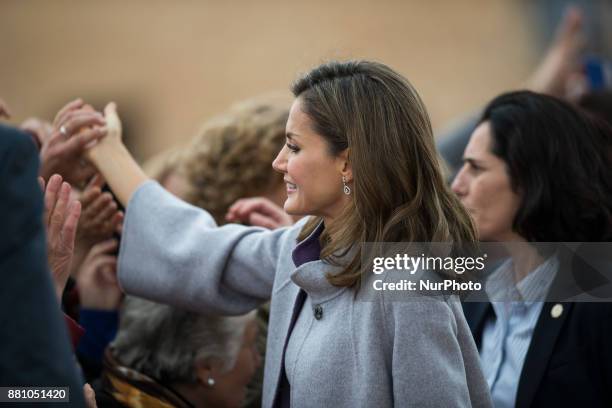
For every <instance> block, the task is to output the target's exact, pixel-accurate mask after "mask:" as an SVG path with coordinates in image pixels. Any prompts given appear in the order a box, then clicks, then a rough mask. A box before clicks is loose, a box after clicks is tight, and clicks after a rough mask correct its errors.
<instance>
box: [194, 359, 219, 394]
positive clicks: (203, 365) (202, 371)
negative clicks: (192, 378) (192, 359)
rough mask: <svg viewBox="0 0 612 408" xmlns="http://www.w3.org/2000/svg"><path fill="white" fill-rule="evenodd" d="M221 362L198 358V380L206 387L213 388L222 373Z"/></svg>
mask: <svg viewBox="0 0 612 408" xmlns="http://www.w3.org/2000/svg"><path fill="white" fill-rule="evenodd" d="M221 368H222V367H221V362H220V361H211V360H198V361H196V363H195V373H196V380H197V382H199V383H200V384H202V385H203V386H204V387H208V388H212V387H214V386H215V383H216V381H217V380H218V378H219V375H220V374H221Z"/></svg>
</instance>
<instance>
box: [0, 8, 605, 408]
mask: <svg viewBox="0 0 612 408" xmlns="http://www.w3.org/2000/svg"><path fill="white" fill-rule="evenodd" d="M580 30H581V17H580V14H579V12H578V11H576V10H572V11H570V12H569V13H568V14H567V15H566V17H565V19H564V21H563V22H562V24H561V27H560V30H559V33H558V34H557V37H556V39H555V41H554V43H553V44H552V45H551V47H550V49H549V51H548V53H547V54H546V55H545V56H544V58H543V61H542V63H541V65H540V66H539V67H538V68H537V70H536V71H535V73H534V75H533V76H532V77H531V78H530V79H529V81H527V83H526V84H525V86H524V88H525V89H523V90H515V91H511V92H507V93H504V94H502V95H499V96H496V97H495V98H493V99H492V100H491V102H489V103H488V104H487V105H486V106H485V107H484V109H482V111H481V112H478V113H477V114H474V115H470V116H469V117H468V119H466V121H465V123H462V124H461V125H460V126H458V127H457V128H455V129H453V130H451V131H449V132H448V134H444V135H438V137H437V138H434V134H433V130H432V127H431V124H430V121H429V117H428V114H427V109H426V107H425V105H424V104H423V102H422V101H421V99H420V97H419V95H418V92H417V90H416V89H414V87H413V86H412V85H411V84H410V83H409V81H408V80H407V79H406V78H404V77H403V76H402V75H401V74H399V73H397V72H396V71H394V70H393V69H392V68H390V67H388V66H386V65H384V64H382V63H379V62H372V61H365V60H359V61H346V62H328V63H325V64H322V65H320V66H318V67H316V68H314V69H312V70H311V71H309V72H308V73H306V74H305V75H303V76H301V77H299V78H298V79H297V80H296V82H295V83H294V84H293V85H292V87H291V91H292V93H293V96H294V100H293V102H287V101H284V100H277V99H275V98H256V99H252V100H248V101H245V102H243V103H240V104H238V105H236V106H233V107H232V108H230V109H228V110H227V112H226V113H224V114H223V115H220V116H219V117H216V118H213V119H210V120H208V121H207V122H206V124H205V125H204V126H203V128H202V130H201V131H200V132H199V134H198V135H197V136H196V137H195V138H194V139H193V140H191V141H190V142H189V143H188V144H187V145H181V146H174V147H172V148H171V149H170V150H167V151H164V152H162V153H160V154H159V155H158V156H156V157H154V158H153V159H151V160H150V161H148V162H147V163H145V164H144V165H143V166H142V167H141V166H140V164H138V163H137V162H136V160H135V159H134V158H133V157H132V155H131V153H130V152H129V150H128V149H127V148H126V147H125V145H124V143H123V140H122V128H121V120H120V107H119V108H118V107H117V106H116V105H115V104H114V103H109V104H108V105H107V106H106V107H105V108H104V110H103V111H102V112H100V111H97V110H96V109H95V108H94V107H92V106H91V105H89V104H88V103H87V102H86V101H83V100H82V99H76V100H74V101H71V102H69V103H68V104H66V105H65V106H64V107H62V108H61V109H60V110H59V112H58V113H57V115H56V117H55V119H54V120H53V121H52V122H46V121H44V120H41V119H38V118H32V119H28V120H27V121H25V122H24V123H22V124H21V125H20V126H19V127H11V126H5V125H0V133H1V135H0V156H1V157H2V161H1V163H2V166H1V167H0V171H1V172H2V173H1V175H0V177H1V179H0V190H1V191H2V194H1V196H2V201H1V202H2V204H1V205H2V209H3V211H1V212H0V214H2V215H1V216H2V221H1V223H2V225H4V226H5V227H4V228H5V233H4V234H3V237H2V239H1V240H0V265H2V267H1V268H2V272H3V276H4V277H5V278H4V285H3V289H2V296H1V298H2V299H3V302H4V305H5V307H4V308H3V310H4V312H3V314H2V323H3V334H2V338H3V346H4V347H2V349H1V351H0V385H1V386H7V387H32V386H36V387H60V386H61V387H68V389H69V395H70V403H71V404H73V405H75V406H87V407H95V406H98V407H105V406H108V407H115V406H116V407H241V406H248V407H258V406H265V407H289V406H295V407H327V406H337V407H345V406H346V407H349V406H350V407H353V406H364V407H366V406H367V407H369V406H399V407H403V406H417V407H421V406H431V407H469V406H476V407H490V406H495V407H514V406H517V407H530V406H534V407H541V406H572V407H573V406H592V407H598V406H602V407H603V406H612V351H611V349H610V347H609V346H608V343H609V340H610V339H612V303H609V302H571V301H563V300H555V301H547V300H546V299H547V294H549V293H553V292H554V293H559V291H561V290H562V289H563V288H562V285H563V281H562V279H561V277H562V276H565V275H564V273H563V272H564V271H565V270H567V269H569V268H571V269H572V272H573V273H579V274H581V275H584V276H585V275H588V274H589V273H591V272H592V271H590V270H586V269H584V270H582V269H580V268H578V270H576V265H575V262H574V260H573V259H572V256H571V255H572V254H568V253H566V252H564V251H562V250H561V249H559V248H560V247H559V246H554V247H552V248H554V249H553V250H550V251H546V250H541V247H538V245H537V244H538V243H542V242H547V243H551V242H585V243H590V242H597V243H602V242H612V115H611V114H610V112H611V109H610V106H612V102H611V101H612V93H610V91H606V90H594V89H589V86H588V83H587V82H586V81H585V78H584V77H583V75H582V74H581V69H580V57H581V50H582V48H583V44H582V43H581V40H580V39H581V36H580ZM0 115H2V116H5V117H7V118H8V117H10V110H9V108H8V106H7V104H5V103H4V102H2V101H0ZM436 142H437V144H436ZM373 242H374V243H396V242H447V243H451V244H452V245H453V246H456V247H461V248H465V247H477V246H478V245H479V242H499V243H519V244H521V245H522V248H523V250H521V251H520V253H519V252H516V253H513V252H512V251H511V250H510V251H509V255H508V256H507V258H506V259H504V261H503V262H501V263H499V264H497V265H496V266H495V268H494V269H492V270H489V271H487V273H488V275H487V278H486V282H487V288H486V294H487V295H488V296H489V298H490V299H491V300H492V299H495V298H496V296H497V295H498V293H496V291H497V290H501V289H500V288H503V289H505V288H507V285H506V283H507V282H510V283H511V284H512V285H513V287H515V288H516V291H517V293H518V294H519V296H521V299H522V300H519V301H514V300H513V301H512V302H509V301H499V302H498V301H489V302H483V301H479V302H469V301H465V299H463V300H464V301H463V302H462V301H461V300H462V299H460V297H459V296H457V295H456V294H452V295H445V296H425V295H423V294H420V293H411V294H407V295H405V296H406V298H405V299H403V300H402V301H396V300H397V299H396V298H394V297H392V296H391V295H390V294H387V293H381V294H380V296H377V297H376V298H375V299H374V300H373V301H360V300H359V299H358V293H359V291H360V287H361V284H362V283H363V281H364V278H365V275H364V274H366V273H367V270H366V269H367V268H365V262H364V259H365V258H364V257H365V251H364V249H363V245H362V244H364V243H373ZM601 255H602V257H603V258H605V257H606V256H607V257H608V258H605V259H604V260H603V261H604V263H605V262H608V261H610V258H609V254H601ZM605 265H608V264H605ZM609 265H610V267H612V263H609ZM609 270H610V269H608V270H607V271H604V272H609ZM608 276H609V275H607V276H606V275H604V278H605V279H608V282H610V279H609V278H608ZM505 285H506V286H505ZM533 299H536V300H533ZM610 300H612V299H610Z"/></svg>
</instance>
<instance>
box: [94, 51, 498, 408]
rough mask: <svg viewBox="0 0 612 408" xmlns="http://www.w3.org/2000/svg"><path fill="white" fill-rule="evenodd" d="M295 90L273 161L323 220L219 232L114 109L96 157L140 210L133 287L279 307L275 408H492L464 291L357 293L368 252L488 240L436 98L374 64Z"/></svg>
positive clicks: (313, 216) (126, 267) (275, 314)
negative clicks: (456, 183)
mask: <svg viewBox="0 0 612 408" xmlns="http://www.w3.org/2000/svg"><path fill="white" fill-rule="evenodd" d="M293 93H294V95H295V97H296V99H295V101H294V103H293V105H292V107H291V110H290V113H289V119H288V121H287V124H286V132H285V133H286V144H285V146H284V147H283V148H282V149H281V151H280V152H279V153H278V155H277V157H276V159H274V162H273V167H274V169H275V170H276V171H278V172H279V173H281V174H282V176H283V179H284V181H285V184H286V194H287V197H286V200H285V203H284V209H285V210H286V211H287V212H288V213H289V214H291V215H299V216H308V217H307V218H305V219H304V220H303V221H300V222H298V223H297V224H296V225H295V226H293V227H287V228H280V229H276V230H273V231H270V230H265V229H262V228H257V227H247V226H243V225H237V224H228V225H224V226H222V227H217V225H216V223H215V222H214V219H213V217H211V216H210V214H208V213H206V212H205V211H203V210H201V209H199V208H196V207H193V206H190V205H187V204H186V203H184V202H182V201H180V200H178V199H176V198H175V197H174V196H172V195H171V194H168V193H167V192H166V191H165V190H163V189H162V188H161V187H160V186H159V185H158V184H156V183H154V182H151V181H148V180H147V178H146V176H145V175H144V174H143V173H142V171H141V170H140V168H139V167H138V166H137V164H136V163H135V161H134V160H133V158H132V156H131V155H130V154H129V152H128V151H127V149H126V148H125V146H124V145H123V143H122V142H121V137H120V136H121V132H120V126H119V123H118V118H117V116H116V113H115V112H114V107H113V105H110V106H109V107H108V108H107V119H106V121H107V128H108V134H107V135H106V137H105V138H104V139H103V140H102V141H101V142H100V143H98V144H96V145H95V146H93V147H92V148H91V150H90V154H89V155H90V157H91V159H92V160H93V161H94V163H95V165H96V166H97V167H98V168H99V169H100V171H101V172H102V173H103V175H104V176H105V178H106V180H107V181H108V183H109V185H110V186H111V187H112V189H113V191H114V192H115V193H116V194H117V196H118V197H119V199H120V200H121V201H122V203H124V204H125V205H126V207H127V214H126V222H125V225H124V235H123V241H122V247H121V250H120V258H119V277H120V280H121V283H122V285H123V287H124V288H125V289H126V291H128V292H131V293H133V294H135V295H140V296H146V297H148V298H151V299H156V300H158V301H164V302H169V303H172V304H175V305H177V306H181V305H182V306H184V307H189V308H192V309H194V310H207V311H209V312H217V313H223V314H230V315H231V314H242V313H245V312H247V311H249V310H252V309H254V308H256V307H257V306H258V305H260V304H262V303H264V302H266V301H268V300H270V299H271V306H270V326H269V335H268V344H267V351H266V367H265V376H264V392H263V403H262V405H263V406H264V407H270V406H282V407H287V406H290V405H293V406H300V407H303V406H317V407H319V406H335V407H344V406H346V407H354V406H380V407H384V406H394V405H395V406H445V407H469V406H489V405H490V397H489V392H488V389H487V385H486V382H485V380H484V378H483V376H482V372H481V371H480V367H479V362H478V355H477V351H476V348H475V345H474V342H473V339H472V336H471V334H470V332H469V327H468V326H467V323H466V321H465V318H464V316H463V312H462V311H461V305H460V304H459V302H458V299H457V298H456V297H454V296H447V297H437V298H425V297H424V296H423V297H420V296H419V295H417V294H415V295H414V296H415V297H414V298H411V299H406V301H405V302H392V301H391V299H390V298H389V297H388V294H386V293H380V295H379V296H378V297H376V299H374V301H371V302H365V301H359V300H357V299H356V294H357V292H358V291H359V285H360V282H361V280H362V277H363V275H364V274H365V273H366V272H367V268H366V267H365V265H364V267H362V265H361V255H362V245H361V244H362V243H365V242H379V243H384V242H397V241H403V242H427V241H446V242H453V243H454V244H457V245H462V244H466V243H467V244H470V243H473V242H475V240H476V235H475V231H474V229H473V227H472V224H471V221H470V219H469V217H468V215H467V213H466V212H465V210H464V209H463V207H462V206H461V204H460V203H459V201H458V200H457V199H456V197H455V196H454V195H453V194H452V192H451V191H450V190H449V189H448V188H447V187H446V185H445V183H444V180H443V178H442V175H441V172H440V166H439V163H438V161H437V155H436V152H435V147H434V143H433V135H432V131H431V125H430V122H429V117H428V115H427V111H426V109H425V107H424V105H423V103H422V102H421V99H420V97H419V96H418V94H417V93H416V91H415V90H414V88H413V87H412V86H411V85H410V84H409V83H408V81H407V80H406V79H405V78H403V77H402V76H401V75H399V74H398V73H396V72H394V71H393V70H391V69H390V68H389V67H387V66H385V65H383V64H379V63H374V62H369V61H352V62H346V63H329V64H324V65H322V66H320V67H318V68H315V69H314V70H312V71H311V72H310V73H308V74H307V75H306V76H304V77H303V78H302V79H300V80H299V81H297V83H296V84H295V85H294V87H293ZM101 132H104V129H102V130H101ZM247 153H248V152H245V153H244V155H243V157H245V158H246V157H248V156H247Z"/></svg>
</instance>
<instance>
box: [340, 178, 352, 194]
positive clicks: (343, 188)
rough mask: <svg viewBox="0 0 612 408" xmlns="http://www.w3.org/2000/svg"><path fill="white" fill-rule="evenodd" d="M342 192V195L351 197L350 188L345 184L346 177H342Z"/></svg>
mask: <svg viewBox="0 0 612 408" xmlns="http://www.w3.org/2000/svg"><path fill="white" fill-rule="evenodd" d="M342 190H343V191H344V194H346V195H351V188H350V187H349V186H348V184H346V177H344V176H342Z"/></svg>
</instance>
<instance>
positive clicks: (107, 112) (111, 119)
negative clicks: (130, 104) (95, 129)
mask: <svg viewBox="0 0 612 408" xmlns="http://www.w3.org/2000/svg"><path fill="white" fill-rule="evenodd" d="M104 118H105V119H106V126H107V127H108V133H109V136H112V137H119V138H120V137H121V120H120V119H119V115H117V104H115V102H109V103H108V104H107V105H106V107H105V108H104Z"/></svg>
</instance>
